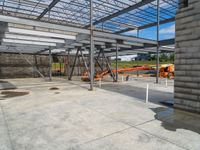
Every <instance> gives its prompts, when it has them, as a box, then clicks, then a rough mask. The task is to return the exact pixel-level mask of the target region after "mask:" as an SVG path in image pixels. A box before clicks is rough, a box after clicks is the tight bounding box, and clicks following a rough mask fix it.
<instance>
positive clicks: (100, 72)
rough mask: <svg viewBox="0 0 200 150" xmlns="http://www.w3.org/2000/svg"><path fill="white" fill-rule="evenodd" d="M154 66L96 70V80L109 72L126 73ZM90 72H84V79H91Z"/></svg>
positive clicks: (149, 68)
mask: <svg viewBox="0 0 200 150" xmlns="http://www.w3.org/2000/svg"><path fill="white" fill-rule="evenodd" d="M152 69H153V68H151V67H150V66H140V67H133V68H122V69H118V70H116V69H113V70H112V73H111V72H110V71H109V70H105V71H99V72H96V74H95V76H94V80H96V81H98V80H99V79H101V78H103V77H104V76H106V75H108V74H111V75H113V74H116V72H118V73H125V72H132V71H140V70H152ZM88 75H89V74H88V72H87V71H86V72H84V73H83V75H82V80H83V81H89V78H88Z"/></svg>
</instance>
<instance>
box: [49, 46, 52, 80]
mask: <svg viewBox="0 0 200 150" xmlns="http://www.w3.org/2000/svg"><path fill="white" fill-rule="evenodd" d="M51 68H52V57H51V47H49V81H52V70H51Z"/></svg>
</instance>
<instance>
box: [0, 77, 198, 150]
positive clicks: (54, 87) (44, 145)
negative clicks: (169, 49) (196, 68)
mask: <svg viewBox="0 0 200 150" xmlns="http://www.w3.org/2000/svg"><path fill="white" fill-rule="evenodd" d="M2 81H4V82H0V84H1V83H3V86H4V88H5V87H6V86H7V85H8V86H9V87H10V86H11V85H13V87H15V88H16V89H12V90H10V92H9V94H8V95H5V94H0V106H1V107H0V108H1V110H0V150H43V149H48V150H134V149H148V150H155V149H159V150H160V149H163V150H164V149H175V150H177V149H192V150H199V149H200V142H199V141H200V116H199V115H198V114H192V113H188V112H183V111H180V110H174V109H173V108H170V107H167V106H164V105H162V104H161V103H160V102H161V101H162V102H165V101H172V100H173V86H172V85H173V82H172V81H170V82H171V83H172V84H171V85H170V84H169V85H168V86H166V85H165V82H163V84H162V83H161V84H159V85H156V84H154V79H153V78H148V80H146V79H145V80H142V79H133V80H131V81H129V82H123V83H122V82H120V83H112V82H102V88H101V89H100V88H98V82H97V83H96V90H95V91H88V88H89V85H88V84H87V83H84V82H81V81H79V80H75V81H67V80H65V79H58V78H55V79H54V80H53V81H52V82H44V81H43V80H42V79H9V80H2ZM6 82H7V85H6ZM147 83H148V84H149V87H150V91H149V100H150V102H149V103H148V104H145V92H146V91H145V88H146V84H147ZM24 91H28V94H22V95H20V94H16V92H19V93H20V92H24ZM1 92H2V91H0V93H1ZM12 92H15V95H14V96H13V95H12Z"/></svg>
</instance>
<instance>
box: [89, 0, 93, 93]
mask: <svg viewBox="0 0 200 150" xmlns="http://www.w3.org/2000/svg"><path fill="white" fill-rule="evenodd" d="M93 84H94V41H93V0H90V90H91V91H92V90H93Z"/></svg>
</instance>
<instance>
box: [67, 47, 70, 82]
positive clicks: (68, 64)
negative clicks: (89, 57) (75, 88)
mask: <svg viewBox="0 0 200 150" xmlns="http://www.w3.org/2000/svg"><path fill="white" fill-rule="evenodd" d="M67 77H68V80H69V79H70V49H68V53H67Z"/></svg>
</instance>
